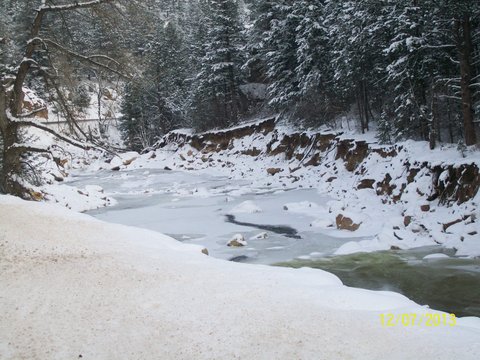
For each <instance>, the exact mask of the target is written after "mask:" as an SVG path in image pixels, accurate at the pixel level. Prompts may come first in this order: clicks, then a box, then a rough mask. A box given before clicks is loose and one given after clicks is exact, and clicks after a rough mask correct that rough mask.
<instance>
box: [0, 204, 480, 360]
mask: <svg viewBox="0 0 480 360" xmlns="http://www.w3.org/2000/svg"><path fill="white" fill-rule="evenodd" d="M293 207H294V206H293ZM248 208H250V209H251V208H252V207H250V206H248V204H247V205H243V206H242V207H240V210H242V211H244V210H245V209H246V210H248ZM255 209H257V208H255ZM237 210H238V208H237ZM0 255H1V256H0V267H1V272H0V309H1V313H2V317H1V321H0V358H2V359H20V358H28V359H47V358H55V359H66V358H80V357H81V358H86V359H118V358H131V359H133V358H135V359H138V358H141V359H145V358H147V359H148V358H162V359H192V358H194V359H227V358H228V359H233V358H241V359H245V358H263V359H292V358H295V359H297V358H298V359H347V358H352V359H385V358H389V359H406V358H418V359H423V358H435V359H452V358H456V359H477V358H478V354H479V353H480V341H479V340H480V322H479V319H478V318H461V319H458V321H457V325H456V326H438V327H426V326H425V325H424V324H423V325H422V326H401V325H397V326H393V327H383V326H382V325H381V322H380V314H385V313H392V314H395V315H397V314H404V313H415V314H417V315H418V316H419V317H420V316H422V314H426V313H437V312H435V311H433V310H430V309H428V308H425V307H421V306H419V305H416V304H415V303H413V302H412V301H410V300H408V299H407V298H405V297H403V296H401V295H399V294H396V293H391V292H373V291H367V290H361V289H355V288H348V287H345V286H343V285H342V284H341V282H340V280H339V279H338V278H336V277H335V276H334V275H331V274H329V273H326V272H323V271H321V270H311V269H300V270H293V269H284V268H274V267H268V266H261V265H248V264H238V263H233V262H226V261H222V260H217V259H214V258H212V257H209V256H206V255H204V254H202V253H201V247H198V246H194V245H185V244H181V243H179V242H177V241H175V240H173V239H171V238H169V237H167V236H165V235H161V234H159V233H156V232H152V231H149V230H142V229H138V228H131V227H126V226H122V225H114V224H108V223H104V222H100V221H98V220H94V219H92V218H91V217H89V216H87V215H82V214H78V213H74V212H71V211H68V210H65V208H64V207H61V206H58V205H56V206H54V205H47V204H42V203H31V202H24V201H21V200H18V199H15V198H12V197H8V196H1V197H0ZM439 314H440V316H441V315H442V314H441V313H439Z"/></svg>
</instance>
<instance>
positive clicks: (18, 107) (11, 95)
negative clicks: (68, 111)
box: [0, 0, 118, 199]
mask: <svg viewBox="0 0 480 360" xmlns="http://www.w3.org/2000/svg"><path fill="white" fill-rule="evenodd" d="M113 1H115V0H84V1H82V2H79V1H78V0H72V3H70V4H64V5H46V3H45V1H42V5H41V6H40V7H39V8H38V9H37V10H36V15H35V18H34V20H33V23H32V27H31V30H30V38H29V41H28V42H27V44H26V47H25V52H24V57H23V59H22V61H21V62H20V64H19V66H18V68H17V73H16V75H15V78H14V80H13V87H12V89H11V90H9V91H7V90H6V86H5V84H4V80H5V79H1V78H0V133H1V134H0V135H1V136H2V140H3V149H2V155H3V169H2V172H1V174H0V183H1V186H2V188H3V191H4V192H6V193H8V194H12V195H16V196H20V197H22V198H26V199H31V198H32V197H33V193H31V192H30V191H29V190H28V189H27V186H25V185H23V184H24V181H23V180H22V175H23V171H22V170H23V169H22V167H23V163H22V161H23V158H24V156H25V155H26V154H28V153H46V152H49V151H48V149H41V148H35V147H31V146H28V145H24V144H23V143H22V141H21V138H20V137H21V134H20V131H19V129H20V127H22V126H34V127H37V128H40V129H42V130H44V131H47V132H50V133H53V134H54V135H55V136H57V137H58V138H60V139H63V140H64V141H65V140H66V141H67V142H69V143H70V144H72V145H75V146H78V147H81V148H83V146H82V145H80V144H75V143H74V142H72V141H71V140H68V139H66V138H65V137H63V136H61V135H60V134H56V133H54V132H53V131H52V130H51V129H48V128H46V127H44V126H41V125H39V124H36V123H34V122H28V121H23V120H22V119H21V114H22V106H23V98H24V93H23V86H24V83H25V80H26V79H27V76H28V74H29V73H30V70H31V67H32V64H36V63H35V61H34V60H33V55H34V53H35V51H36V50H37V47H38V45H42V46H43V47H45V46H46V44H47V43H48V44H50V45H52V46H53V47H57V48H60V49H61V50H63V51H65V52H66V53H67V54H69V55H72V56H75V57H76V58H78V59H80V60H81V61H84V62H88V63H90V64H94V65H97V66H100V67H104V68H107V69H110V67H109V66H108V65H103V64H102V63H100V62H98V61H95V60H94V59H92V58H89V57H86V56H82V55H79V54H76V53H73V52H72V51H69V50H68V49H64V48H63V47H61V46H60V45H59V44H56V43H55V42H53V41H50V40H48V39H40V38H39V34H40V30H41V27H42V21H43V18H44V15H45V14H46V13H55V12H57V13H58V12H65V11H74V10H76V9H80V8H90V7H93V6H96V5H100V4H105V3H110V2H113ZM117 73H118V72H117ZM12 118H15V119H16V120H12Z"/></svg>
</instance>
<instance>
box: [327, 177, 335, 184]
mask: <svg viewBox="0 0 480 360" xmlns="http://www.w3.org/2000/svg"><path fill="white" fill-rule="evenodd" d="M333 180H337V178H336V177H335V176H332V177H329V178H328V179H327V182H328V183H330V182H332V181H333Z"/></svg>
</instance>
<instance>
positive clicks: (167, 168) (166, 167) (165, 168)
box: [163, 166, 172, 171]
mask: <svg viewBox="0 0 480 360" xmlns="http://www.w3.org/2000/svg"><path fill="white" fill-rule="evenodd" d="M163 170H167V171H172V169H170V168H169V167H168V166H165V167H164V168H163Z"/></svg>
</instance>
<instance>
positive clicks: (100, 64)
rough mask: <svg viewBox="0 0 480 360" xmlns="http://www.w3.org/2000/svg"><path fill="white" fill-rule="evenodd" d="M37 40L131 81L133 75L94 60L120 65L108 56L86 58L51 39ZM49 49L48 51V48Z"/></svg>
mask: <svg viewBox="0 0 480 360" xmlns="http://www.w3.org/2000/svg"><path fill="white" fill-rule="evenodd" d="M35 40H36V41H35V42H37V41H40V42H42V43H43V44H46V45H50V46H52V47H54V48H56V49H57V50H59V51H61V52H63V53H65V54H67V55H69V56H71V57H74V58H76V59H78V60H80V61H83V62H86V63H88V64H89V65H94V66H98V67H100V68H102V69H105V70H108V71H110V72H112V73H114V74H116V75H118V76H120V77H122V78H124V79H131V75H127V74H124V73H122V72H121V71H118V70H116V69H113V68H112V67H110V66H108V65H106V64H103V63H101V62H99V61H96V60H94V59H96V58H100V59H106V60H108V61H110V62H113V63H115V65H119V63H118V62H117V61H115V60H114V59H112V58H110V57H108V56H106V55H91V56H85V55H82V54H79V53H76V52H74V51H72V50H69V49H67V48H66V47H64V46H62V45H60V44H58V43H56V42H55V41H52V40H49V39H43V40H42V39H40V38H36V39H35ZM47 49H48V48H47Z"/></svg>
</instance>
